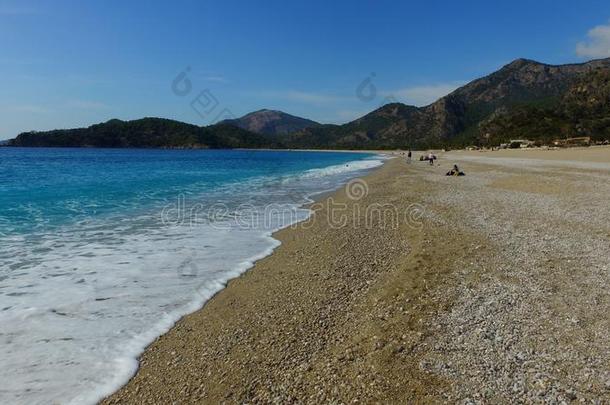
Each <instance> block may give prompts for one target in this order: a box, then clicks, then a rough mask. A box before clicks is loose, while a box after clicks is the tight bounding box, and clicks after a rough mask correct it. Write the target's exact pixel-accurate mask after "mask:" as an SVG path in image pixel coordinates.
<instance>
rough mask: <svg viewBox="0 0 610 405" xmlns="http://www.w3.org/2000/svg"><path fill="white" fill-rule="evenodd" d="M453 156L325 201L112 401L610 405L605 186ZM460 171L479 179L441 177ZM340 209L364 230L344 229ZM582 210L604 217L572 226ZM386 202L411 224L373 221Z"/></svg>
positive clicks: (374, 178) (378, 175)
mask: <svg viewBox="0 0 610 405" xmlns="http://www.w3.org/2000/svg"><path fill="white" fill-rule="evenodd" d="M551 153H552V152H551ZM485 156H489V157H491V156H492V155H491V154H485ZM440 159H441V166H438V165H436V166H431V167H429V166H428V165H427V164H425V163H424V164H420V163H419V162H413V164H412V165H407V164H406V163H405V161H404V159H391V160H387V161H386V162H385V164H384V165H383V166H382V167H381V168H378V169H376V170H374V171H373V172H372V173H370V174H368V175H367V176H365V177H364V178H363V179H364V181H365V182H366V185H367V187H368V188H367V192H366V193H365V194H364V195H363V196H361V197H358V199H353V198H349V197H348V195H347V194H346V190H345V189H344V188H343V189H340V190H338V191H337V192H335V193H332V194H331V195H328V196H324V197H323V198H322V201H323V202H326V204H320V203H319V202H318V203H313V204H312V208H313V210H314V214H312V217H311V218H312V220H311V221H309V220H307V221H305V222H304V223H300V224H298V225H297V226H296V227H295V228H294V229H293V228H292V227H289V228H285V229H282V230H280V231H278V232H276V233H274V234H273V237H274V238H275V239H278V240H279V241H280V242H281V245H280V246H279V247H278V248H276V249H275V250H274V252H273V254H271V255H270V256H267V257H265V258H263V259H261V260H259V261H257V262H256V263H255V265H254V266H253V267H252V268H250V269H249V270H248V271H246V272H245V273H243V274H242V275H241V276H239V277H237V278H235V279H232V280H231V281H229V282H228V283H227V286H226V287H225V288H224V289H222V290H221V291H220V292H218V293H217V294H216V295H214V297H213V298H212V299H210V300H209V301H207V302H206V304H205V305H204V306H203V308H202V309H200V310H198V311H196V312H194V313H192V314H190V315H187V316H185V317H183V318H182V319H181V320H180V321H178V322H177V323H176V324H175V325H174V327H173V328H172V329H171V330H170V331H169V332H168V333H166V334H165V335H162V336H161V337H159V338H158V339H156V340H155V341H154V342H153V343H152V344H151V345H149V346H148V348H147V349H146V350H145V351H144V353H143V354H142V355H141V356H140V357H139V360H140V368H139V370H138V372H137V373H136V374H135V376H134V377H133V378H132V379H131V380H130V381H129V382H128V383H127V384H126V385H124V386H123V387H122V388H121V389H120V390H118V391H117V392H115V393H114V394H113V395H111V396H109V397H108V398H106V399H105V400H104V401H102V403H105V404H110V403H155V402H156V403H159V402H172V401H181V402H223V401H224V402H231V403H237V402H240V403H241V402H263V403H268V402H278V401H279V402H288V401H291V402H294V401H297V402H304V403H319V402H345V403H347V402H353V401H354V400H359V401H364V402H378V401H381V402H388V401H391V402H394V401H403V402H404V401H424V402H426V401H438V402H441V401H457V400H467V399H469V398H470V399H473V398H474V399H478V400H486V401H492V402H493V401H509V400H511V399H514V398H516V397H517V398H522V399H525V400H534V399H538V400H542V399H547V400H551V399H554V400H568V401H569V400H573V398H581V399H586V400H594V399H599V398H608V395H607V391H606V388H605V387H606V386H605V385H604V384H605V383H604V381H605V378H607V377H605V375H606V373H608V372H609V371H610V370H608V369H607V367H605V366H604V364H608V362H607V361H610V359H609V358H608V357H609V356H610V355H609V354H608V352H607V350H606V349H607V343H606V342H607V338H608V330H610V328H608V326H610V319H609V317H608V315H607V313H609V312H608V310H609V309H610V299H609V297H608V294H607V292H605V291H604V289H603V286H604V285H606V284H607V282H608V281H609V280H608V278H609V275H608V257H610V254H605V255H604V252H605V253H608V247H607V246H606V245H605V244H604V240H605V239H604V238H605V236H604V235H606V234H607V235H610V229H608V225H607V224H608V222H607V220H608V218H610V213H609V212H608V210H607V208H606V209H604V208H603V207H604V201H605V202H607V194H605V193H606V192H607V191H608V184H607V183H604V181H605V180H607V179H608V173H607V172H604V171H603V169H599V168H594V169H592V172H591V173H590V174H589V173H580V172H579V173H578V176H575V175H574V174H573V173H570V172H567V171H561V172H560V173H557V172H556V171H555V169H554V168H553V167H545V166H544V165H543V166H537V162H536V161H535V160H532V161H531V162H530V163H526V164H523V163H521V161H520V165H519V166H518V167H510V166H509V167H507V166H505V165H501V164H498V163H496V162H494V161H493V159H492V160H489V161H488V160H485V161H477V160H472V159H469V157H468V156H466V157H464V156H460V154H459V153H455V152H448V153H444V154H443V155H441V157H440ZM455 161H457V162H458V163H459V164H460V167H461V168H463V169H464V170H465V171H466V173H467V176H466V177H463V178H459V179H457V178H450V177H445V176H444V170H445V169H446V167H444V166H449V167H450V163H451V164H452V163H453V162H455ZM525 165H529V166H528V168H529V167H531V170H529V169H528V170H525V167H524V166H525ZM600 170H602V171H601V172H600ZM548 173H553V181H554V184H553V185H551V186H547V187H540V186H539V185H538V184H539V182H540V181H542V179H543V178H544V179H548ZM583 187H584V190H587V194H583V193H582V189H583ZM352 197H353V195H352ZM524 198H525V199H524ZM496 199H501V200H502V201H503V202H504V203H503V204H502V205H500V206H498V205H497V204H496V203H495V201H496ZM330 200H332V201H333V202H334V203H338V204H345V207H346V208H347V211H346V212H348V213H349V214H350V216H349V220H350V221H352V222H350V226H340V227H336V226H329V224H330V223H331V221H330V220H329V218H330V216H329V212H330V210H329V207H330V206H329V204H328V202H329V201H330ZM577 202H581V203H584V204H589V205H593V206H594V207H598V208H597V209H596V210H595V211H592V212H587V214H586V215H585V216H583V214H580V216H578V217H574V218H573V217H572V215H571V214H570V212H569V211H565V208H562V207H564V205H565V204H576V203H577ZM379 203H389V204H392V205H393V206H394V207H396V208H397V209H398V210H399V212H401V213H407V214H408V215H406V216H404V218H408V219H411V221H409V220H408V219H407V220H406V221H402V222H401V221H396V226H388V225H389V224H388V223H387V219H382V217H374V218H368V217H366V215H364V214H363V210H362V209H360V208H363V207H371V206H374V205H375V204H379ZM472 207H477V209H476V210H472V209H471V208H472ZM524 207H526V208H524ZM354 213H356V214H354ZM575 221H578V222H575ZM568 229H569V231H567V230H568ZM591 229H594V230H595V231H593V232H592V231H591ZM563 230H566V231H565V232H563ZM541 232H542V236H539V234H540V233H541ZM585 241H586V243H585ZM587 246H591V247H594V248H595V249H594V250H590V249H588V248H587ZM541 252H543V253H541ZM566 252H567V254H566ZM593 252H594V253H593ZM573 257H579V261H578V263H582V266H579V267H576V268H575V267H574V266H575V264H574V262H573V261H572V260H571V258H573ZM585 263H586V265H585ZM575 272H576V273H575ZM574 274H578V275H579V277H580V278H579V281H578V282H575V280H573V279H572V278H574V277H575V275H574ZM591 297H596V298H595V300H596V302H597V304H596V305H595V306H592V305H591V303H590V299H591ZM480 303H485V304H484V305H481V304H480ZM573 319H578V322H577V323H574V322H573V321H572V320H573ZM594 320H595V321H594ZM489 336H491V338H489ZM583 336H586V337H587V338H584V337H583ZM549 342H553V343H552V344H549ZM515 359H516V360H515ZM591 359H596V360H595V361H594V362H592V360H591ZM556 362H560V364H561V367H560V368H559V369H557V367H555V366H554V364H555V363H556ZM490 364H492V365H493V367H494V368H493V370H494V371H493V372H491V373H490V372H489V367H490ZM556 369H557V370H556ZM562 370H566V372H563V371H562ZM587 370H588V371H587ZM604 393H606V394H604Z"/></svg>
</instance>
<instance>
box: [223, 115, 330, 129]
mask: <svg viewBox="0 0 610 405" xmlns="http://www.w3.org/2000/svg"><path fill="white" fill-rule="evenodd" d="M221 123H222V124H230V125H235V126H237V127H239V128H242V129H246V130H248V131H251V132H255V133H257V134H265V135H284V134H290V133H293V132H297V131H300V130H303V129H305V128H310V127H317V126H319V125H320V124H319V123H317V122H315V121H312V120H308V119H306V118H301V117H296V116H294V115H290V114H287V113H285V112H282V111H277V110H259V111H254V112H251V113H249V114H246V115H244V116H243V117H241V118H236V119H232V120H225V121H222V122H221Z"/></svg>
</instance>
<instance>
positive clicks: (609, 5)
mask: <svg viewBox="0 0 610 405" xmlns="http://www.w3.org/2000/svg"><path fill="white" fill-rule="evenodd" d="M290 3H293V4H290ZM460 3H467V4H460ZM607 56H610V2H608V1H607V0H606V1H587V2H574V1H545V0H541V1H536V2H532V1H511V2H503V3H502V4H497V3H494V2H490V1H471V2H456V1H447V2H444V1H425V2H424V1H421V2H417V3H415V2H413V3H410V4H409V3H407V2H398V1H343V0H341V1H340V0H337V1H328V0H327V1H312V0H309V1H306V2H305V1H303V2H300V3H297V2H286V1H260V2H254V1H228V0H223V1H219V0H216V1H204V0H200V1H172V2H169V1H165V2H161V1H141V2H139V1H130V2H127V1H114V0H109V1H95V2H94V1H87V0H81V1H62V0H55V1H38V2H36V1H28V0H23V1H5V0H0V73H1V74H0V139H5V138H11V137H13V136H15V135H17V134H18V133H19V132H21V131H26V130H44V129H52V128H70V127H77V126H84V125H90V124H93V123H97V122H100V121H106V120H108V119H110V118H120V119H134V118H140V117H144V116H159V117H167V118H173V119H178V120H182V121H186V122H192V123H196V124H199V125H207V124H209V123H211V122H213V121H214V120H215V119H217V117H223V116H226V115H234V116H240V115H243V114H245V113H247V112H250V111H253V110H257V109H261V108H273V109H281V110H284V111H286V112H289V113H292V114H296V115H300V116H304V117H308V118H312V119H315V120H318V121H321V122H332V123H343V122H346V121H349V120H351V119H354V118H356V117H358V116H361V115H363V114H365V113H366V112H369V111H371V110H373V109H375V108H377V107H378V106H379V105H381V104H383V103H384V102H387V101H392V100H398V101H401V102H405V103H410V104H416V105H425V104H427V103H430V102H432V101H434V100H435V99H436V98H438V97H440V96H442V95H444V94H446V93H448V92H450V91H451V90H452V89H454V88H455V87H457V86H459V85H461V84H463V83H466V82H468V81H470V80H472V79H474V78H477V77H479V76H482V75H485V74H487V73H490V72H491V71H493V70H495V69H497V68H499V67H501V66H502V65H504V64H506V63H508V62H510V61H511V60H513V59H515V58H518V57H525V58H531V59H536V60H539V61H542V62H547V63H554V64H559V63H571V62H581V61H585V60H588V59H591V58H597V57H607ZM185 69H186V70H185ZM184 71H186V75H184V76H182V77H183V78H186V79H187V80H188V83H190V87H188V88H187V87H185V86H186V83H187V82H186V81H183V80H179V81H178V82H177V84H176V86H177V87H176V86H174V87H172V83H173V82H174V80H175V78H176V77H177V76H178V75H179V74H180V73H181V72H184ZM371 85H372V87H371ZM176 89H177V91H176ZM359 89H360V90H359ZM371 89H374V90H375V91H374V92H371ZM187 90H188V91H187ZM193 106H194V107H193Z"/></svg>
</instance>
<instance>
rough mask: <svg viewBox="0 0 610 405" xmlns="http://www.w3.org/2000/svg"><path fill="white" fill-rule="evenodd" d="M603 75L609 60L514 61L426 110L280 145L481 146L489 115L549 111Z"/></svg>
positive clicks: (362, 121)
mask: <svg viewBox="0 0 610 405" xmlns="http://www.w3.org/2000/svg"><path fill="white" fill-rule="evenodd" d="M608 69H610V59H603V60H595V61H591V62H587V63H582V64H571V65H560V66H553V65H547V64H543V63H539V62H535V61H532V60H527V59H517V60H515V61H513V62H511V63H509V64H508V65H506V66H504V67H503V68H501V69H500V70H498V71H496V72H494V73H492V74H490V75H488V76H485V77H483V78H480V79H477V80H474V81H472V82H470V83H468V84H466V85H465V86H463V87H460V88H459V89H457V90H455V91H454V92H452V93H451V94H449V95H447V96H445V97H442V98H441V99H439V100H438V101H436V102H434V103H432V104H430V105H428V106H425V107H413V106H408V105H404V104H400V103H393V104H387V105H384V106H383V107H381V108H379V109H377V110H375V111H373V112H371V113H369V114H367V115H365V116H364V117H361V118H359V119H357V120H355V121H352V122H350V123H347V124H345V125H340V126H338V125H325V126H321V127H316V128H308V129H305V130H303V131H299V132H298V133H295V134H292V135H291V136H290V137H289V138H288V139H286V142H287V143H288V144H289V145H291V146H292V147H321V148H334V147H337V148H356V149H358V148H360V149H362V148H365V149H369V148H381V149H386V148H404V147H413V148H429V147H440V146H444V147H453V146H465V145H468V144H472V143H484V142H485V141H486V139H485V137H486V135H487V134H486V133H485V132H481V128H480V124H481V123H483V122H485V120H487V119H489V118H490V117H491V116H492V115H494V114H498V113H501V112H502V111H512V110H515V109H519V108H524V107H530V108H531V107H534V106H538V107H552V106H554V105H557V104H558V103H559V102H560V101H561V100H562V97H563V96H564V95H565V94H566V92H568V91H569V89H571V88H572V86H574V85H575V84H576V83H577V82H579V80H582V79H583V78H584V77H586V75H588V74H590V73H591V72H594V71H598V70H602V71H604V70H605V71H607V70H608ZM526 135H528V134H522V136H526ZM553 136H554V134H553Z"/></svg>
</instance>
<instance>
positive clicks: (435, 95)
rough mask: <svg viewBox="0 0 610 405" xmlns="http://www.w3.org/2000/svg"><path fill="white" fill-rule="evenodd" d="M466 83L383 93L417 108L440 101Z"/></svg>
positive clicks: (435, 85) (416, 87) (443, 84)
mask: <svg viewBox="0 0 610 405" xmlns="http://www.w3.org/2000/svg"><path fill="white" fill-rule="evenodd" d="M464 84H466V82H463V81H458V82H450V83H437V84H431V85H425V86H414V87H407V88H403V89H398V90H395V91H389V92H388V91H386V92H383V95H384V96H386V97H387V98H388V99H390V100H391V99H396V100H398V101H402V102H405V103H407V104H413V105H416V106H425V105H428V104H431V103H433V102H435V101H436V100H438V99H439V98H441V97H443V96H446V95H447V94H449V93H451V92H452V91H454V90H455V89H457V88H458V87H461V86H463V85H464Z"/></svg>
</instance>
